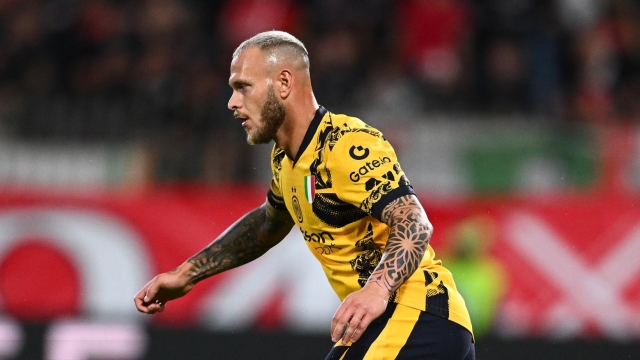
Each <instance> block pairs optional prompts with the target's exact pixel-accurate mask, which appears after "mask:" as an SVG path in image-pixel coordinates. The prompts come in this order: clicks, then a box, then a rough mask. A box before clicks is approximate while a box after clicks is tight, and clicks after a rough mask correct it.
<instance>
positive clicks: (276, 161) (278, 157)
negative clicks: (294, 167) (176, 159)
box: [271, 147, 285, 183]
mask: <svg viewBox="0 0 640 360" xmlns="http://www.w3.org/2000/svg"><path fill="white" fill-rule="evenodd" d="M284 156H285V153H284V150H282V149H280V148H278V147H276V148H275V150H274V152H273V159H272V160H271V162H272V163H273V168H274V169H275V171H274V173H273V175H274V177H275V180H276V181H277V182H278V183H280V171H282V160H283V159H284Z"/></svg>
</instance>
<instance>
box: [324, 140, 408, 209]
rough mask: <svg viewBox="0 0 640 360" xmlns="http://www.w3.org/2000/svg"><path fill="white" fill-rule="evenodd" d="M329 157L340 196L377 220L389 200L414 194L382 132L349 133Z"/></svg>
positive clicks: (335, 187)
mask: <svg viewBox="0 0 640 360" xmlns="http://www.w3.org/2000/svg"><path fill="white" fill-rule="evenodd" d="M329 159H330V160H329V161H330V169H331V180H332V182H333V188H334V191H335V192H336V195H337V196H338V198H340V199H341V200H342V201H344V202H347V203H349V204H352V205H355V206H357V207H359V208H360V209H361V210H363V211H364V212H366V213H368V214H369V215H372V216H373V217H375V218H376V219H378V220H380V216H381V214H382V210H384V208H385V206H387V205H388V204H389V203H390V202H392V201H393V200H395V199H397V198H399V197H401V196H404V195H408V194H415V193H414V191H413V188H412V187H411V185H410V183H409V180H407V177H406V176H405V174H404V172H403V171H402V168H401V167H400V163H399V162H398V158H397V156H396V153H395V151H394V150H393V147H392V146H391V144H389V142H388V141H386V140H385V139H384V138H383V137H382V136H381V135H373V134H371V133H368V132H351V133H347V134H345V135H343V136H342V137H341V138H340V139H339V140H338V141H337V142H336V144H335V145H334V147H333V149H332V150H331V152H330V158H329Z"/></svg>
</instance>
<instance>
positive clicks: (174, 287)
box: [133, 272, 194, 314]
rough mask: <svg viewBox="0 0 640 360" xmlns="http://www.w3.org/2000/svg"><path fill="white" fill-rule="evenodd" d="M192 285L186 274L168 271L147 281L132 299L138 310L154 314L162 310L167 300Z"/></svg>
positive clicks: (178, 295) (184, 292)
mask: <svg viewBox="0 0 640 360" xmlns="http://www.w3.org/2000/svg"><path fill="white" fill-rule="evenodd" d="M193 286H194V284H192V283H191V282H190V281H189V279H188V278H187V277H186V276H184V275H182V274H180V273H178V272H168V273H164V274H160V275H158V276H156V277H154V278H153V279H152V280H151V281H149V282H148V283H147V284H146V285H145V286H144V287H143V288H142V290H140V291H139V292H138V294H136V296H135V297H134V298H133V301H134V303H135V304H136V308H137V309H138V311H140V312H143V313H145V314H155V313H157V312H163V311H164V309H165V306H166V305H167V301H169V300H173V299H177V298H179V297H181V296H184V295H185V294H186V293H188V292H189V291H190V290H191V289H192V288H193Z"/></svg>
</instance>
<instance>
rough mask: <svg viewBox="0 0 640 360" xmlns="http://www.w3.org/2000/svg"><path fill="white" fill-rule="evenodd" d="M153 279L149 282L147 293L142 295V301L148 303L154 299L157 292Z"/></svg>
mask: <svg viewBox="0 0 640 360" xmlns="http://www.w3.org/2000/svg"><path fill="white" fill-rule="evenodd" d="M155 280H156V279H153V281H152V282H151V284H149V287H148V288H147V293H146V294H145V295H144V302H146V303H149V302H152V301H154V299H155V297H156V295H157V293H158V287H157V286H154V284H155Z"/></svg>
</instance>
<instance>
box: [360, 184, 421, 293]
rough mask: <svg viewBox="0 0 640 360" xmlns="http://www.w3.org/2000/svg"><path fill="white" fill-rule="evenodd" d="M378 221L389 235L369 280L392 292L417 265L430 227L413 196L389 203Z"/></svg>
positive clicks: (406, 196)
mask: <svg viewBox="0 0 640 360" xmlns="http://www.w3.org/2000/svg"><path fill="white" fill-rule="evenodd" d="M381 218H382V221H384V222H385V223H386V224H387V225H389V227H390V228H391V232H390V234H389V239H388V240H387V247H386V249H385V251H384V253H383V254H382V259H381V260H380V263H379V264H378V266H377V267H376V269H375V270H374V272H373V273H372V274H371V277H370V278H369V281H375V282H377V283H378V284H379V285H380V286H383V287H384V288H386V289H387V290H388V291H390V292H393V291H395V290H397V289H398V288H399V287H400V285H402V284H403V283H404V282H405V281H406V280H407V279H408V278H409V276H411V274H413V272H414V271H416V269H417V268H418V266H419V265H420V262H421V261H422V257H423V255H424V252H425V251H426V249H427V245H428V244H429V239H430V238H431V234H432V233H433V228H432V226H431V223H430V222H429V220H428V219H427V215H426V214H425V212H424V210H423V209H422V206H421V205H420V202H419V201H418V199H417V198H416V197H415V195H405V196H402V197H400V198H398V199H396V200H394V201H392V202H390V203H389V204H388V205H387V206H386V207H385V208H384V210H383V211H382V216H381Z"/></svg>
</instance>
